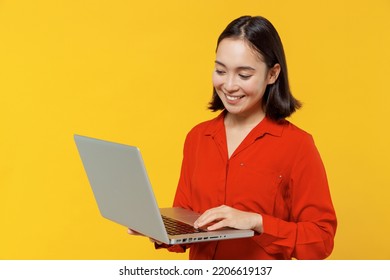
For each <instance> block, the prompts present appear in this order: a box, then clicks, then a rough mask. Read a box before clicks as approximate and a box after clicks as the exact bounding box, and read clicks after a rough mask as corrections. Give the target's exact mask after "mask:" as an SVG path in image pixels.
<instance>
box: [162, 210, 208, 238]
mask: <svg viewBox="0 0 390 280" xmlns="http://www.w3.org/2000/svg"><path fill="white" fill-rule="evenodd" d="M161 217H162V218H163V222H164V225H165V228H166V229H167V232H168V234H170V235H178V234H188V233H198V232H205V230H203V229H199V228H198V229H197V228H194V227H193V226H191V225H189V224H186V223H183V222H180V221H178V220H174V219H172V218H169V217H166V216H163V215H161Z"/></svg>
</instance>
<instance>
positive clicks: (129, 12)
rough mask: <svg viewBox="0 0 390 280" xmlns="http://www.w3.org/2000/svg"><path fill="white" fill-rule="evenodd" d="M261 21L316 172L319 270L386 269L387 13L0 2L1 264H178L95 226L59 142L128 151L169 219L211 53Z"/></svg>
mask: <svg viewBox="0 0 390 280" xmlns="http://www.w3.org/2000/svg"><path fill="white" fill-rule="evenodd" d="M244 14H250V15H263V16H265V17H267V18H268V19H270V20H271V21H272V22H273V24H274V25H275V27H276V28H277V29H278V31H279V33H280V36H281V37H282V40H283V42H284V47H285V51H286V55H287V61H288V66H289V74H290V82H291V86H292V90H293V93H294V94H295V96H296V97H297V98H298V99H300V100H302V101H303V102H304V107H303V109H302V110H300V111H299V112H297V113H296V114H295V115H294V117H293V118H292V119H291V120H292V121H293V122H294V123H295V124H297V125H298V126H300V127H301V128H303V129H305V130H307V131H308V132H310V133H311V134H312V135H313V136H314V138H315V140H316V143H317V146H318V149H319V150H320V153H321V155H322V157H323V161H324V163H325V165H326V168H327V172H328V177H329V182H330V188H331V192H332V196H333V200H334V205H335V208H336V211H337V215H338V219H339V228H338V232H337V235H336V240H335V249H334V251H333V254H332V255H331V257H330V259H390V219H389V217H388V215H389V201H390V183H389V179H388V177H389V173H390V172H389V171H390V170H389V158H390V157H389V156H390V148H389V144H390V132H389V121H388V112H389V106H390V97H389V96H390V91H389V90H390V87H389V74H390V73H389V72H390V71H389V65H390V52H389V50H390V20H389V18H390V1H389V0H373V1H356V0H354V1H352V0H349V1H342V0H330V1H309V0H307V1H260V0H253V1H245V0H243V1H230V0H229V1H226V0H218V1H210V0H197V1H183V0H177V1H130V0H128V1H125V0H121V1H96V0H84V1H83V0H58V1H51V0H36V1H21V0H19V1H17V0H16V1H10V0H2V1H0V94H1V99H0V122H1V127H0V129H1V130H0V133H1V137H0V259H166V258H168V259H186V258H187V255H186V254H171V253H167V252H165V251H155V250H154V248H153V246H152V244H151V243H150V242H149V241H148V240H147V239H146V238H141V237H132V236H128V234H127V233H126V228H124V227H122V226H119V225H116V224H114V223H112V222H110V221H107V220H105V219H103V218H102V217H101V216H100V214H99V213H98V209H97V207H96V205H95V201H94V199H93V195H92V192H91V190H90V187H89V185H88V181H87V178H86V175H85V173H84V170H83V167H82V165H81V161H80V159H79V157H78V154H77V151H76V147H75V144H74V142H73V134H74V133H79V134H86V135H90V136H93V137H99V138H105V139H108V140H112V141H117V142H123V143H128V144H133V145H138V146H140V148H141V150H142V151H143V156H144V160H145V163H146V166H147V169H148V171H149V176H150V178H151V181H152V184H153V186H154V189H155V193H156V196H157V199H158V203H159V205H160V206H170V205H171V203H172V199H173V195H174V192H175V188H176V183H177V179H178V176H179V170H180V163H181V155H182V145H183V140H184V137H185V135H186V133H187V132H188V130H189V129H190V128H191V127H192V126H194V125H195V124H197V123H198V122H200V121H203V120H206V119H209V118H211V117H213V116H215V114H212V113H210V112H208V111H207V110H206V106H207V103H208V101H209V98H210V96H211V73H212V71H213V60H214V51H215V43H216V39H217V37H218V35H219V34H220V32H221V31H222V29H223V28H224V27H225V26H226V24H227V23H229V22H230V21H231V20H232V19H234V18H236V17H238V16H241V15H244Z"/></svg>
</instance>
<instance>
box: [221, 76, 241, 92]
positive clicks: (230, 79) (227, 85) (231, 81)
mask: <svg viewBox="0 0 390 280" xmlns="http://www.w3.org/2000/svg"><path fill="white" fill-rule="evenodd" d="M223 89H224V91H225V92H226V93H232V92H235V91H237V90H238V89H239V87H238V85H237V83H236V79H235V78H234V76H233V75H228V76H227V77H226V80H225V82H224V84H223Z"/></svg>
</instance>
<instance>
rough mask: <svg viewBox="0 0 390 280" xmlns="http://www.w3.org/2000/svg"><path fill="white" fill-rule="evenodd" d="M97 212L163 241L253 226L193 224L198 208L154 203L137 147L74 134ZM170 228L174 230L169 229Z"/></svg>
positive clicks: (211, 237) (241, 234) (236, 234)
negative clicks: (204, 226)
mask: <svg viewBox="0 0 390 280" xmlns="http://www.w3.org/2000/svg"><path fill="white" fill-rule="evenodd" d="M74 140H75V142H76V146H77V149H78V152H79V155H80V158H81V161H82V163H83V166H84V169H85V172H86V174H87V177H88V180H89V183H90V186H91V188H92V191H93V194H94V197H95V200H96V203H97V205H98V208H99V211H100V213H101V215H102V216H103V217H104V218H106V219H109V220H111V221H113V222H116V223H118V224H120V225H123V226H126V227H128V228H130V229H132V230H135V231H137V232H139V233H141V234H143V235H145V236H148V237H150V238H153V239H155V240H157V241H159V242H163V243H165V244H187V243H194V242H206V241H215V240H222V239H232V238H245V237H251V236H253V235H254V231H252V230H238V229H232V228H224V229H220V230H215V231H207V230H206V229H195V228H194V227H193V224H194V222H195V220H196V219H197V218H198V217H199V216H200V214H199V213H196V212H194V211H190V210H187V209H184V208H179V207H168V208H159V207H158V205H157V201H156V198H155V196H154V193H153V189H152V186H151V184H150V181H149V178H148V175H147V172H146V169H145V166H144V162H143V159H142V156H141V152H140V150H139V149H138V148H137V147H134V146H129V145H124V144H119V143H114V142H109V141H105V140H100V139H95V138H91V137H87V136H82V135H74ZM171 227H174V229H171Z"/></svg>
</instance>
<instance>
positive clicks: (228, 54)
mask: <svg viewBox="0 0 390 280" xmlns="http://www.w3.org/2000/svg"><path fill="white" fill-rule="evenodd" d="M216 59H217V61H219V62H222V63H224V64H225V63H229V64H231V65H242V64H245V65H255V64H265V63H264V61H263V57H262V55H261V54H260V53H259V52H257V51H256V50H254V49H253V48H252V47H251V46H250V45H249V44H248V42H246V41H245V40H242V39H234V38H225V39H223V40H222V41H221V42H220V43H219V45H218V48H217V53H216Z"/></svg>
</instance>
